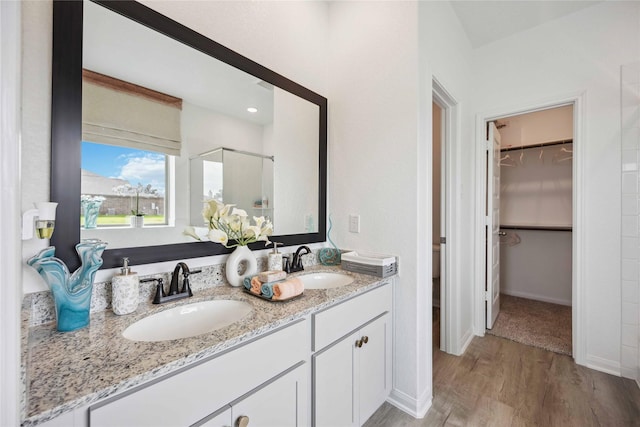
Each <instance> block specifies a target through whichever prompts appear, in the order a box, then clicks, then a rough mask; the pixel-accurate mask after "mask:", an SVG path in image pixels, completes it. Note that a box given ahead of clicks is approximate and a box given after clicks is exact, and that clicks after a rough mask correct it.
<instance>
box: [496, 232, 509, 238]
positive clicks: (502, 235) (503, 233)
mask: <svg viewBox="0 0 640 427" xmlns="http://www.w3.org/2000/svg"><path fill="white" fill-rule="evenodd" d="M506 235H507V232H506V231H498V236H500V237H504V236H506Z"/></svg>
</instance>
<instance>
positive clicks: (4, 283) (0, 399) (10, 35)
mask: <svg viewBox="0 0 640 427" xmlns="http://www.w3.org/2000/svg"><path fill="white" fill-rule="evenodd" d="M20 20H21V4H20V2H6V1H4V2H0V140H1V141H2V143H1V144H0V162H1V163H0V167H1V170H2V174H1V175H0V191H2V198H3V206H2V209H0V224H2V226H1V227H0V242H2V245H0V260H2V267H1V268H0V284H1V285H0V316H1V321H0V342H1V343H2V345H0V425H3V426H10V425H11V426H14V425H20V418H21V411H20V401H21V399H20V396H21V395H22V392H23V389H24V387H23V386H21V383H20V378H21V376H20V372H21V369H20V307H21V300H22V267H21V262H22V259H21V258H22V240H21V238H20V228H21V227H20V219H21V215H20V95H21V94H20V88H21V85H20V65H21V63H20V58H21V45H20V44H21V40H22V38H21V29H22V27H21V22H20Z"/></svg>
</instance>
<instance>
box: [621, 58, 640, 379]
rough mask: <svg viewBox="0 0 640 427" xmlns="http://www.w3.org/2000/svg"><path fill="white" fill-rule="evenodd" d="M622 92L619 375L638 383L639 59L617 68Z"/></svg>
mask: <svg viewBox="0 0 640 427" xmlns="http://www.w3.org/2000/svg"><path fill="white" fill-rule="evenodd" d="M621 77H622V78H621V96H622V103H621V105H622V110H621V112H622V114H621V115H622V118H621V121H622V157H621V169H622V211H621V215H622V216H621V221H622V223H621V232H622V260H621V263H620V267H621V276H622V291H621V296H622V307H621V317H622V326H621V329H622V331H621V344H622V346H621V357H620V362H621V365H622V375H623V376H626V377H628V378H635V379H636V381H638V382H639V383H640V351H639V349H640V304H639V303H640V301H639V296H638V295H639V294H640V277H639V275H638V267H639V264H638V263H639V260H640V251H639V250H638V248H639V246H640V244H639V242H640V240H639V235H640V233H639V232H638V224H639V222H638V217H639V215H638V214H639V212H638V201H640V188H639V186H638V182H639V175H640V173H639V171H640V165H638V159H640V157H639V155H640V62H636V63H631V64H625V65H623V67H622V70H621Z"/></svg>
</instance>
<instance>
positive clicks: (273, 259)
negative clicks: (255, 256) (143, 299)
mask: <svg viewBox="0 0 640 427" xmlns="http://www.w3.org/2000/svg"><path fill="white" fill-rule="evenodd" d="M271 243H273V252H271V253H269V255H268V257H267V267H268V270H269V271H274V270H275V271H281V270H282V254H281V253H280V252H278V245H280V246H282V243H279V242H271Z"/></svg>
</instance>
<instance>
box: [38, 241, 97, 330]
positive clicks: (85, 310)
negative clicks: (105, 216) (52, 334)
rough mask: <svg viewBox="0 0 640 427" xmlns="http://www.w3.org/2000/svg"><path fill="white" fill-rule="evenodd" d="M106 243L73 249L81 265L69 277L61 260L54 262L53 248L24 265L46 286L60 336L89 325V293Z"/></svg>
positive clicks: (94, 243)
mask: <svg viewBox="0 0 640 427" xmlns="http://www.w3.org/2000/svg"><path fill="white" fill-rule="evenodd" d="M106 247H107V243H106V242H103V241H100V240H97V239H91V240H83V241H81V242H80V243H78V244H77V245H76V252H77V253H78V256H79V257H80V261H81V262H82V265H81V266H80V267H79V268H78V269H77V270H76V271H74V272H73V273H72V274H69V269H68V268H67V266H66V265H65V263H64V262H62V260H60V259H58V258H56V257H55V256H54V255H55V251H56V248H55V247H54V246H49V247H48V248H46V249H43V250H42V251H40V252H39V253H38V254H37V255H36V256H34V257H33V258H30V259H29V261H27V264H29V265H30V266H31V267H33V268H35V269H36V270H37V271H38V273H39V274H40V276H41V277H42V278H43V279H44V281H45V282H47V284H48V285H49V289H51V293H52V294H53V299H54V301H55V307H56V317H57V319H58V324H57V329H58V331H60V332H69V331H75V330H76V329H80V328H84V327H85V326H87V325H88V324H89V310H90V308H91V292H92V290H93V279H94V277H95V274H96V271H98V269H99V268H100V266H101V265H102V252H104V249H105V248H106Z"/></svg>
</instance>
